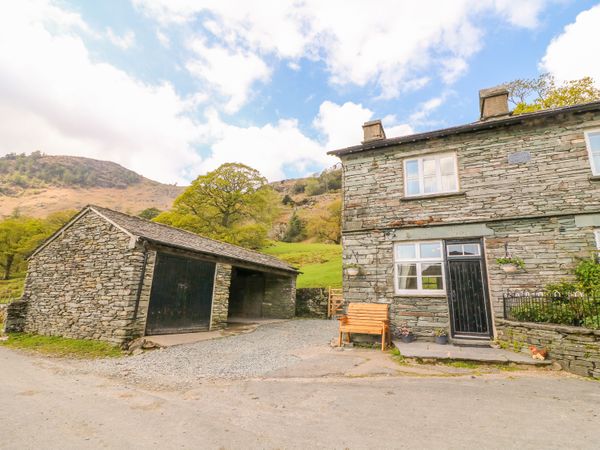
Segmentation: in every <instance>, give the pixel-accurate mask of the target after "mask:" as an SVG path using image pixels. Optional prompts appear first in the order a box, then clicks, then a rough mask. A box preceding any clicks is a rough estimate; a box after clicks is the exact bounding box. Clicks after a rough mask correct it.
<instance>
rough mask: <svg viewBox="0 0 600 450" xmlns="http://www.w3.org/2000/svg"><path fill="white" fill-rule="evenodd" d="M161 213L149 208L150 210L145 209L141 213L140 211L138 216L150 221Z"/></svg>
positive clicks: (158, 210) (156, 209)
mask: <svg viewBox="0 0 600 450" xmlns="http://www.w3.org/2000/svg"><path fill="white" fill-rule="evenodd" d="M160 213H161V210H160V209H158V208H155V207H151V208H146V209H144V210H143V211H141V212H140V213H139V214H138V216H139V217H141V218H142V219H146V220H152V219H154V218H155V217H158V216H159V215H160Z"/></svg>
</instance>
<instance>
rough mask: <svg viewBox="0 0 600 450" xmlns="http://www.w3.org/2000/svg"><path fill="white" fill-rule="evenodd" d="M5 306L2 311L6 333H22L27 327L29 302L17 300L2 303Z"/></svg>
mask: <svg viewBox="0 0 600 450" xmlns="http://www.w3.org/2000/svg"><path fill="white" fill-rule="evenodd" d="M2 306H3V307H4V308H3V310H2V311H0V313H1V314H3V315H4V330H0V332H2V331H4V332H5V333H20V332H22V331H23V330H24V328H25V318H26V317H27V307H28V303H27V302H24V301H17V302H12V303H9V304H8V305H2Z"/></svg>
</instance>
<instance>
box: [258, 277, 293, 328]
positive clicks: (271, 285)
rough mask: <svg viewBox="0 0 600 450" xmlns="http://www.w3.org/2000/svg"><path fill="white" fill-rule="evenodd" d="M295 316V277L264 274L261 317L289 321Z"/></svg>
mask: <svg viewBox="0 0 600 450" xmlns="http://www.w3.org/2000/svg"><path fill="white" fill-rule="evenodd" d="M295 314H296V276H288V275H276V274H272V273H266V274H265V297H264V301H263V304H262V315H263V317H269V318H278V319H291V318H293V317H294V315H295Z"/></svg>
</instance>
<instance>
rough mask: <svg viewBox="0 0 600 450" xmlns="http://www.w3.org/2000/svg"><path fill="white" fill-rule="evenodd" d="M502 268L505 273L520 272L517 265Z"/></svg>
mask: <svg viewBox="0 0 600 450" xmlns="http://www.w3.org/2000/svg"><path fill="white" fill-rule="evenodd" d="M500 267H502V270H503V271H504V273H515V272H516V271H517V270H519V266H517V265H516V264H502V265H501V266H500Z"/></svg>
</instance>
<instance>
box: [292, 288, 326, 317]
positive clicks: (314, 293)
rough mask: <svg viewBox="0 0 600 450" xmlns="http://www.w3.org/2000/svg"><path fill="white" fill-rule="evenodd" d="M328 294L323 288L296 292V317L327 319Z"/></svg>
mask: <svg viewBox="0 0 600 450" xmlns="http://www.w3.org/2000/svg"><path fill="white" fill-rule="evenodd" d="M328 302H329V292H328V290H327V289H324V288H300V289H297V290H296V316H297V317H314V318H318V319H327V303H328Z"/></svg>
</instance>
